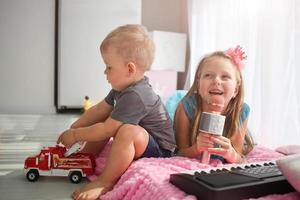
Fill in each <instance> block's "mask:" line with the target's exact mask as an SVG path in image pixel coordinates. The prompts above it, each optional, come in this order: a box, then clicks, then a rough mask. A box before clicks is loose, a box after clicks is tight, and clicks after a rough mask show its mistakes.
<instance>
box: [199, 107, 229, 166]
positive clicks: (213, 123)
mask: <svg viewBox="0 0 300 200" xmlns="http://www.w3.org/2000/svg"><path fill="white" fill-rule="evenodd" d="M225 118H226V117H225V116H224V115H220V114H219V113H213V112H202V114H201V119H200V124H199V131H201V132H204V133H209V134H212V135H222V134H223V129H224V124H225ZM209 160H210V153H208V151H203V153H202V158H201V162H202V163H204V164H208V163H209Z"/></svg>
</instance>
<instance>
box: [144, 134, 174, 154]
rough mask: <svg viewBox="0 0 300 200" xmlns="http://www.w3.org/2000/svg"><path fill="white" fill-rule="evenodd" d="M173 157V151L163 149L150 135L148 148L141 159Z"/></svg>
mask: <svg viewBox="0 0 300 200" xmlns="http://www.w3.org/2000/svg"><path fill="white" fill-rule="evenodd" d="M172 155H173V152H172V151H169V150H166V149H161V148H160V147H159V145H158V144H157V142H156V140H155V139H154V138H153V137H152V136H151V135H150V134H149V141H148V145H147V147H146V150H145V152H144V153H143V155H142V156H141V158H150V157H155V158H158V157H164V158H165V157H171V156H172Z"/></svg>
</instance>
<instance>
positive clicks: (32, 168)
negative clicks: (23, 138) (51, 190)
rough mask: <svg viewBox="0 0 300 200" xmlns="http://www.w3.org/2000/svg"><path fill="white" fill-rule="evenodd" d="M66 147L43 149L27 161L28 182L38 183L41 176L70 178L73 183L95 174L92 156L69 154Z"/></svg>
mask: <svg viewBox="0 0 300 200" xmlns="http://www.w3.org/2000/svg"><path fill="white" fill-rule="evenodd" d="M67 153H68V152H67V150H66V148H65V147H63V146H61V145H56V146H55V147H48V148H43V149H42V150H41V152H40V153H39V154H38V155H36V156H33V157H28V158H27V159H26V160H25V164H24V169H25V174H26V178H27V179H28V181H31V182H34V181H37V180H38V178H39V176H68V177H69V179H70V181H71V182H72V183H79V182H80V181H81V179H82V177H86V176H89V175H92V174H93V173H94V167H95V160H94V158H93V156H92V155H91V154H87V153H72V154H71V155H69V154H67Z"/></svg>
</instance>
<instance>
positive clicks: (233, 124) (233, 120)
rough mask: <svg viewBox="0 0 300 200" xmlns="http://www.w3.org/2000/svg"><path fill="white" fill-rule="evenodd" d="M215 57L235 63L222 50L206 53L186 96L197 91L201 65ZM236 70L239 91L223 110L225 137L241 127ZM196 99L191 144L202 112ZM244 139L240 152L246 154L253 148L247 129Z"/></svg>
mask: <svg viewBox="0 0 300 200" xmlns="http://www.w3.org/2000/svg"><path fill="white" fill-rule="evenodd" d="M216 57H219V58H224V59H228V60H230V61H231V62H232V64H233V65H235V64H234V62H233V61H232V59H231V57H229V56H228V55H227V54H226V53H224V52H223V51H216V52H214V53H212V54H209V55H206V56H205V57H204V58H203V59H202V60H201V61H200V63H199V64H198V67H197V71H196V73H195V78H194V82H193V84H192V87H191V88H190V90H189V91H188V93H187V94H186V96H192V95H194V94H195V93H197V91H198V84H197V83H198V80H199V78H200V76H201V73H202V70H203V67H204V66H205V64H206V62H207V61H208V60H209V59H212V58H216ZM236 72H237V73H236V74H237V84H238V87H239V90H238V91H239V92H238V94H237V95H236V97H235V98H233V99H231V100H230V102H229V104H228V106H227V108H226V110H225V115H226V120H225V125H224V130H227V131H225V135H224V136H225V137H227V138H230V137H232V136H233V134H234V133H237V132H240V131H241V128H242V127H241V122H240V112H241V109H242V105H243V103H244V83H243V77H242V74H241V72H240V70H238V68H236ZM198 95H199V94H198ZM196 99H197V103H198V110H197V111H196V112H195V115H194V119H193V124H192V130H191V136H190V139H191V140H190V142H191V144H193V143H194V142H195V141H196V137H197V134H198V127H199V123H200V119H201V113H202V108H201V107H202V106H201V105H202V102H201V98H196ZM245 141H246V147H245V149H244V150H243V152H242V153H243V154H247V153H248V152H250V151H251V150H252V149H253V142H252V140H251V137H250V136H249V134H248V131H247V132H246V135H245Z"/></svg>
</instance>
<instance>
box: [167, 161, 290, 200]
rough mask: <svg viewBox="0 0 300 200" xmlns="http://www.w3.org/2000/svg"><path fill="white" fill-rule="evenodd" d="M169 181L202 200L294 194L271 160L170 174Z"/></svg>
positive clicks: (231, 199) (233, 199)
mask: <svg viewBox="0 0 300 200" xmlns="http://www.w3.org/2000/svg"><path fill="white" fill-rule="evenodd" d="M170 182H171V183H172V184H174V185H175V186H177V187H178V188H180V189H182V190H183V191H185V192H186V193H188V194H192V195H195V196H196V197H197V198H198V199H203V200H206V199H208V200H224V199H230V200H235V199H237V200H238V199H245V198H257V197H261V196H265V195H268V194H275V193H276V194H283V193H287V192H291V191H295V190H294V188H293V187H292V186H291V185H290V184H289V183H288V182H287V181H286V179H285V178H284V176H283V175H282V173H281V171H280V170H279V168H278V167H277V165H276V163H275V162H272V161H270V162H261V163H249V164H242V165H227V166H224V167H222V168H209V169H202V170H194V171H188V172H186V173H178V174H171V176H170Z"/></svg>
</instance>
